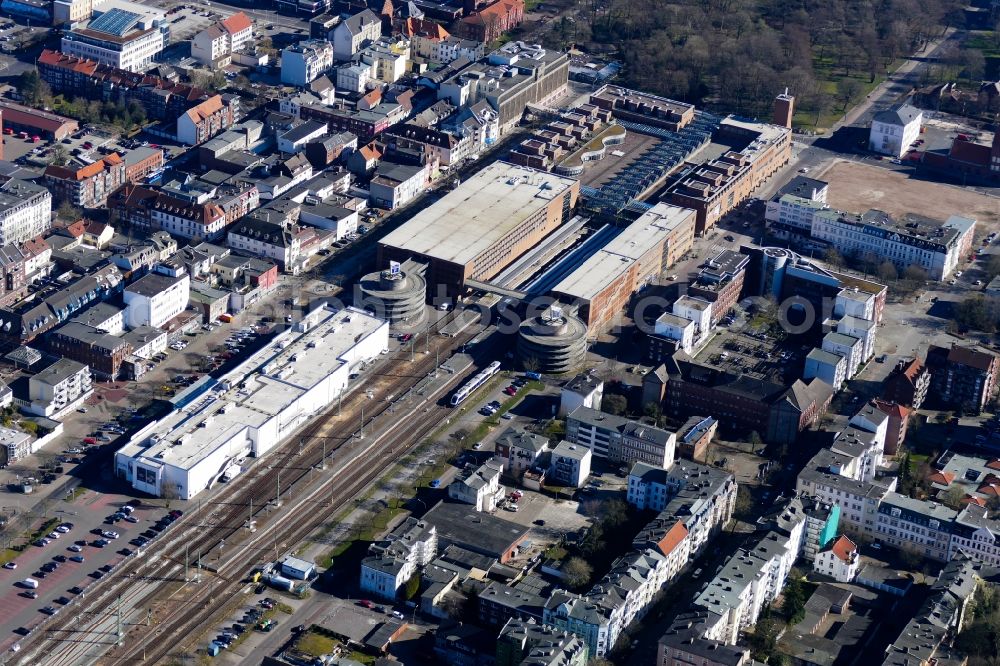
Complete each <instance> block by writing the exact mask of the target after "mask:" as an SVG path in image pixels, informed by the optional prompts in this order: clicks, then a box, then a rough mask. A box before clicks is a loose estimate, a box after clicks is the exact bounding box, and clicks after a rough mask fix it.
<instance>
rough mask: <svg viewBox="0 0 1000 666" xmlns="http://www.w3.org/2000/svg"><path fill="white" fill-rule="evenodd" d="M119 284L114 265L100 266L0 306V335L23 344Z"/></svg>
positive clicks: (113, 291) (116, 289) (114, 290)
mask: <svg viewBox="0 0 1000 666" xmlns="http://www.w3.org/2000/svg"><path fill="white" fill-rule="evenodd" d="M122 287H123V281H122V274H121V271H120V270H118V267H117V266H104V267H103V268H99V269H97V270H96V271H94V272H92V273H90V274H89V275H84V276H83V277H81V278H78V279H76V280H73V281H72V282H70V283H69V284H67V285H66V286H64V287H62V288H60V289H57V290H56V291H54V292H52V293H50V294H48V295H43V296H39V297H35V298H31V299H27V300H25V301H20V302H15V303H12V304H10V305H8V306H5V307H3V308H0V339H2V340H3V342H4V343H5V344H8V345H11V346H15V347H16V346H18V345H24V344H27V343H28V342H30V341H31V340H34V339H35V338H37V337H38V336H40V335H43V334H44V333H47V332H48V331H51V330H52V329H53V328H55V327H56V326H58V325H59V324H61V323H63V322H65V321H68V320H69V319H70V318H71V317H73V316H75V315H76V314H77V313H79V312H81V311H83V310H85V309H86V308H87V307H89V306H90V305H92V304H94V303H97V302H100V301H103V300H106V299H108V298H109V297H111V296H113V295H114V294H116V293H118V292H120V291H121V290H122Z"/></svg>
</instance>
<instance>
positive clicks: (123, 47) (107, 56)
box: [59, 8, 168, 72]
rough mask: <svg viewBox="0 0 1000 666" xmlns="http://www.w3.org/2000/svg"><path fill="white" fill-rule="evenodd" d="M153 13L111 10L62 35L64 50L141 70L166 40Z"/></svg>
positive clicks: (163, 29)
mask: <svg viewBox="0 0 1000 666" xmlns="http://www.w3.org/2000/svg"><path fill="white" fill-rule="evenodd" d="M164 23H165V22H164V21H163V20H162V19H161V18H159V17H157V16H156V15H153V14H150V15H147V16H142V15H140V14H136V13H135V12H130V11H126V10H124V9H117V8H115V9H111V10H109V11H107V12H105V13H103V14H101V15H100V16H99V17H97V18H95V19H93V20H91V21H90V22H89V23H87V24H86V26H85V27H80V28H74V29H73V30H70V31H69V32H66V33H64V34H63V37H62V42H61V44H60V47H59V48H60V49H61V50H62V52H63V53H65V54H66V55H70V56H76V57H78V58H86V59H88V60H93V61H96V62H99V63H101V64H102V65H110V66H111V67H116V68H118V69H124V70H127V71H130V72H141V71H144V70H146V69H148V68H149V67H150V66H151V65H152V64H153V59H154V58H155V57H156V56H157V55H158V54H159V53H160V52H161V51H163V48H164V47H165V46H166V43H167V33H168V29H167V27H166V25H165V24H164Z"/></svg>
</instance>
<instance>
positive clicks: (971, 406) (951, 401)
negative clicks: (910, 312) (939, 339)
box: [924, 343, 1000, 412]
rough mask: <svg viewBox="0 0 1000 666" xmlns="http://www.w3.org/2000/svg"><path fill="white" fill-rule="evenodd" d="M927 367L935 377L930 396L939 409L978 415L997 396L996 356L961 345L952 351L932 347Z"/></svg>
mask: <svg viewBox="0 0 1000 666" xmlns="http://www.w3.org/2000/svg"><path fill="white" fill-rule="evenodd" d="M924 363H925V365H926V367H927V369H928V370H929V371H930V374H931V380H930V387H929V389H928V395H929V396H930V397H931V398H932V400H933V402H935V403H937V404H938V405H939V406H946V407H960V408H963V409H967V410H970V411H973V412H978V411H979V410H981V409H983V408H984V407H985V406H986V403H988V402H989V401H990V400H991V399H992V398H993V396H994V395H995V394H996V389H997V371H998V369H1000V359H998V358H997V356H996V355H995V354H993V353H992V352H989V351H986V350H985V349H982V348H978V347H966V346H962V345H959V344H958V343H952V346H951V349H947V348H945V347H939V346H937V345H931V346H930V347H929V348H928V349H927V359H926V361H925V362H924Z"/></svg>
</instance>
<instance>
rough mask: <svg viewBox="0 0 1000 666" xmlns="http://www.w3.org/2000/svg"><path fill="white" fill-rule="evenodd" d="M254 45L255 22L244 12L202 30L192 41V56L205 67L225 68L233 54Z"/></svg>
mask: <svg viewBox="0 0 1000 666" xmlns="http://www.w3.org/2000/svg"><path fill="white" fill-rule="evenodd" d="M252 43H253V21H251V20H250V17H248V16H247V15H246V14H244V13H243V12H236V13H235V14H233V15H232V16H230V17H229V18H226V19H224V20H222V21H219V22H218V23H216V24H214V25H211V26H209V27H208V28H206V29H204V30H202V31H201V32H199V33H198V34H197V35H195V36H194V39H192V40H191V56H192V57H193V58H194V59H195V60H197V61H198V62H200V63H201V64H203V65H207V66H210V67H225V66H226V65H228V64H229V63H230V62H231V61H232V57H233V53H235V52H237V51H239V50H241V49H243V48H244V47H245V46H247V45H248V44H252Z"/></svg>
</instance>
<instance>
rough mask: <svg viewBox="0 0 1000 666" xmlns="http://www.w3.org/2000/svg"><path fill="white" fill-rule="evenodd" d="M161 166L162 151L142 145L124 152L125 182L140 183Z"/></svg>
mask: <svg viewBox="0 0 1000 666" xmlns="http://www.w3.org/2000/svg"><path fill="white" fill-rule="evenodd" d="M162 168H163V151H162V150H161V149H159V148H150V147H148V146H143V147H141V148H136V149H135V150H130V151H129V152H128V153H126V154H125V182H126V183H132V184H135V183H141V182H142V181H144V180H145V179H146V178H147V177H148V176H149V175H150V174H151V173H153V172H154V171H157V170H159V169H162Z"/></svg>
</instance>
